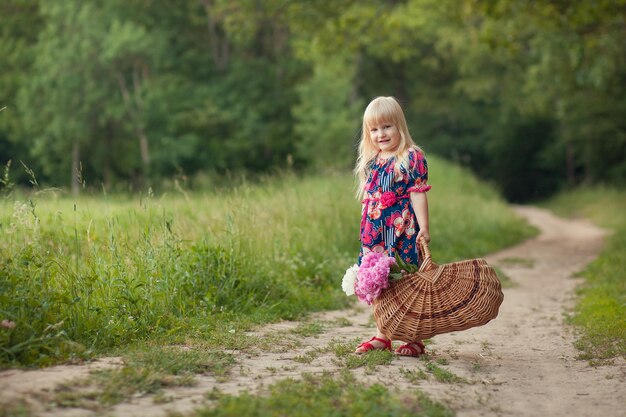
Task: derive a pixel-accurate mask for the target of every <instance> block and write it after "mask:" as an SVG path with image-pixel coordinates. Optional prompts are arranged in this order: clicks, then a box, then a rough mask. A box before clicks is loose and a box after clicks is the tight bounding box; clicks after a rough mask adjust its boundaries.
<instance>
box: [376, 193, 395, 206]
mask: <svg viewBox="0 0 626 417" xmlns="http://www.w3.org/2000/svg"><path fill="white" fill-rule="evenodd" d="M380 204H382V206H383V207H391V206H393V205H394V204H396V193H394V192H393V191H385V192H384V193H383V195H381V196H380Z"/></svg>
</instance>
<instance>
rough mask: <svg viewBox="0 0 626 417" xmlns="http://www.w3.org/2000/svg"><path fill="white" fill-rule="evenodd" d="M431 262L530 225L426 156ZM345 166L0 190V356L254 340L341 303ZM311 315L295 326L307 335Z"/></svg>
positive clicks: (29, 361)
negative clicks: (320, 173) (143, 183)
mask: <svg viewBox="0 0 626 417" xmlns="http://www.w3.org/2000/svg"><path fill="white" fill-rule="evenodd" d="M429 162H430V165H431V173H430V176H431V179H432V181H431V182H432V184H433V187H434V188H433V190H432V191H431V192H430V193H429V199H430V200H429V201H430V208H431V235H432V237H433V242H432V245H431V249H432V252H433V257H434V260H435V261H436V262H446V261H451V260H454V259H460V258H467V257H474V256H480V255H484V254H486V253H488V252H491V251H494V250H496V249H500V248H502V247H504V246H507V245H511V244H513V243H516V242H518V241H520V240H521V239H523V238H525V237H528V236H529V235H532V234H533V233H534V231H533V230H531V229H530V228H529V227H528V226H527V225H526V224H525V223H524V222H523V221H522V220H520V219H519V218H517V217H516V216H515V215H514V214H513V213H512V212H511V211H510V210H509V209H508V208H507V207H506V205H505V204H504V202H503V201H502V200H501V199H500V198H499V197H498V195H497V193H496V192H495V191H494V190H493V189H492V188H490V187H488V186H485V185H484V184H482V183H480V182H478V181H477V180H476V179H475V178H473V177H472V176H471V175H470V174H469V173H468V172H467V171H464V170H461V169H460V168H457V167H455V166H452V165H450V164H448V163H445V162H444V161H443V160H440V159H438V158H435V157H431V158H430V160H429ZM353 184H354V182H353V179H352V178H351V177H350V176H349V175H336V176H326V177H309V178H297V177H295V176H292V175H285V176H282V177H278V178H270V179H262V180H260V181H259V182H258V183H257V184H254V185H251V184H241V185H238V186H236V187H233V188H230V189H228V188H226V189H220V190H218V191H211V192H205V193H201V192H195V193H192V192H181V193H177V194H164V195H161V196H158V197H157V196H154V195H152V194H151V193H150V192H149V193H147V194H146V195H142V196H137V197H123V196H107V195H100V196H84V197H80V198H78V199H71V198H69V197H67V196H63V195H61V194H60V193H59V192H58V191H45V192H44V191H40V192H33V193H30V194H23V195H20V194H12V195H9V196H6V197H5V198H4V199H2V200H0V253H1V254H2V255H1V256H0V319H1V320H10V321H12V322H14V323H15V324H16V325H15V327H14V328H12V329H7V328H0V367H8V366H19V365H26V366H45V365H49V364H53V363H57V362H59V361H67V360H81V359H83V358H89V357H93V356H94V355H97V354H102V353H107V352H109V351H110V350H111V349H113V348H115V347H121V348H123V347H124V346H128V345H130V344H132V343H135V342H138V341H146V340H147V341H149V340H159V341H161V342H162V343H166V344H177V343H179V344H180V343H200V342H202V343H207V344H208V345H210V346H213V347H215V348H231V349H232V348H241V349H254V347H255V344H257V343H258V338H254V337H250V336H246V334H245V332H246V331H247V330H250V329H252V328H253V327H254V326H255V325H257V324H260V323H265V322H269V321H275V320H279V319H297V318H301V317H303V316H304V315H306V314H307V313H308V312H311V311H319V310H325V309H333V308H341V307H345V306H347V305H348V304H349V303H350V302H351V301H352V299H351V298H348V297H345V296H344V295H343V293H342V292H341V290H340V280H341V276H342V275H343V272H344V271H345V269H346V268H347V267H348V266H349V265H351V264H352V263H354V261H355V260H356V257H357V254H358V248H359V242H358V225H359V219H360V215H359V214H360V204H359V203H358V202H357V201H355V199H354V197H353V190H354V187H353ZM319 330H320V329H316V328H315V325H310V326H309V327H308V328H307V327H302V329H300V330H299V331H302V332H304V333H307V334H314V333H315V332H318V331H319Z"/></svg>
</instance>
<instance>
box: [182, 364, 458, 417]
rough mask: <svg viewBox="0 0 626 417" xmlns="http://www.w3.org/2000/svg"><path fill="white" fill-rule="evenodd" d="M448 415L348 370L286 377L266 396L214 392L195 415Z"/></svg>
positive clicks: (417, 396) (442, 408) (420, 398)
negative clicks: (366, 382)
mask: <svg viewBox="0 0 626 417" xmlns="http://www.w3.org/2000/svg"><path fill="white" fill-rule="evenodd" d="M409 415H410V416H416V417H426V416H428V417H448V416H452V415H453V412H452V411H451V410H449V409H447V408H446V407H445V406H444V405H442V404H440V403H437V402H434V401H432V400H429V399H428V398H427V397H426V396H425V395H424V394H422V393H421V392H420V391H415V392H414V393H411V394H403V395H402V396H401V397H400V396H398V395H396V394H394V393H391V392H390V391H389V390H388V389H387V388H386V387H385V386H383V385H381V384H374V385H371V386H364V385H362V383H361V382H359V381H357V380H356V379H355V378H354V377H353V376H351V375H350V374H349V373H343V374H342V375H341V377H339V378H333V377H332V376H330V375H322V376H312V375H304V377H303V379H302V380H291V379H287V380H285V381H281V382H279V383H277V384H275V385H272V386H271V387H270V388H269V395H267V396H255V395H251V394H247V393H245V394H242V395H239V396H227V395H221V396H220V395H218V396H217V400H216V404H215V405H214V406H213V407H211V408H209V409H204V410H200V411H197V412H196V413H195V414H193V416H196V417H226V416H250V417H254V416H259V417H260V416H263V417H273V416H276V417H278V416H291V417H309V416H337V417H341V416H346V417H348V416H363V417H370V416H371V417H392V416H398V417H400V416H409Z"/></svg>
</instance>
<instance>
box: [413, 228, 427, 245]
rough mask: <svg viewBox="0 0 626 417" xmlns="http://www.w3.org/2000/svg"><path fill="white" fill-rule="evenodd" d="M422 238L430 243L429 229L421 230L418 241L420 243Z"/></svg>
mask: <svg viewBox="0 0 626 417" xmlns="http://www.w3.org/2000/svg"><path fill="white" fill-rule="evenodd" d="M420 237H424V239H425V240H426V243H430V232H429V231H428V229H420V231H419V232H418V233H417V238H416V239H417V240H418V241H419V240H420Z"/></svg>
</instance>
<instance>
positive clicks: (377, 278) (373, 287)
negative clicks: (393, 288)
mask: <svg viewBox="0 0 626 417" xmlns="http://www.w3.org/2000/svg"><path fill="white" fill-rule="evenodd" d="M395 262H396V261H395V259H394V258H392V257H390V256H387V255H386V254H385V253H377V252H370V253H368V254H367V255H365V256H364V257H363V259H362V260H361V266H360V267H359V270H358V272H357V282H356V285H355V286H354V292H355V294H356V295H357V297H359V300H360V301H362V302H364V303H367V304H372V302H373V301H374V300H375V299H376V298H377V297H378V296H379V295H380V293H381V291H382V290H384V289H385V288H387V287H389V270H390V268H391V265H393V264H395Z"/></svg>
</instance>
